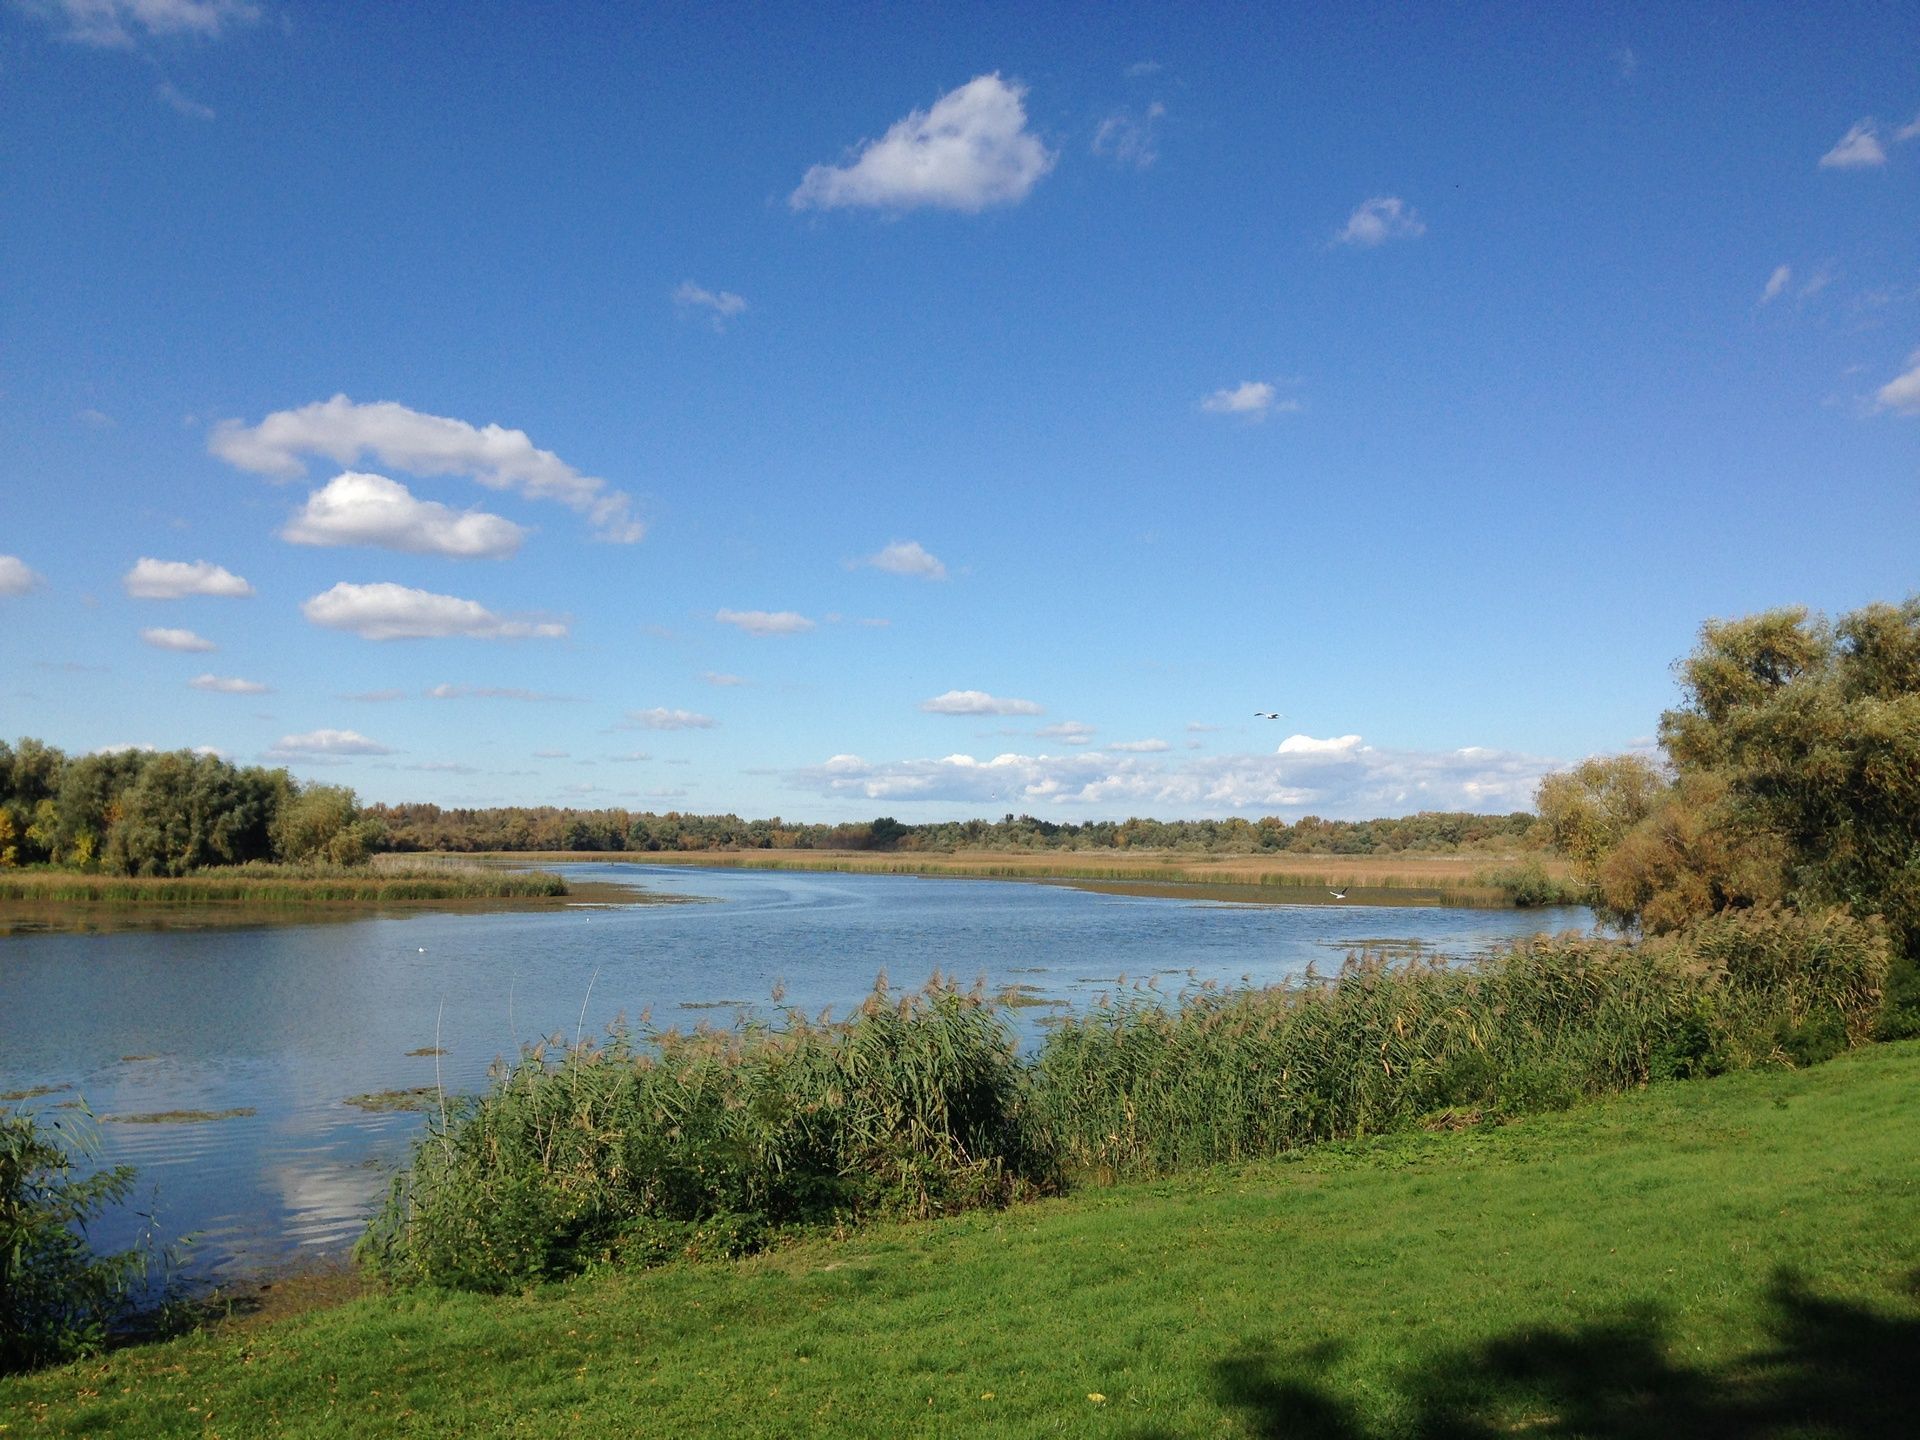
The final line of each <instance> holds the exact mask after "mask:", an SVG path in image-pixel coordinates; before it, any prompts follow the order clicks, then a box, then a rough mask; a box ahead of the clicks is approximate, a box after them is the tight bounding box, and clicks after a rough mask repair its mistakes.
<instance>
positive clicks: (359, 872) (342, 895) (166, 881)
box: [0, 863, 567, 906]
mask: <svg viewBox="0 0 1920 1440" xmlns="http://www.w3.org/2000/svg"><path fill="white" fill-rule="evenodd" d="M566 893H567V884H566V881H564V880H562V879H561V878H560V877H559V876H558V875H554V874H552V873H550V872H546V871H522V870H493V869H484V868H482V867H480V866H477V865H466V866H454V865H444V864H442V865H433V864H427V865H419V866H408V867H404V868H402V867H398V866H381V867H378V868H369V867H367V866H364V865H361V866H331V865H268V864H261V863H255V864H249V865H232V866H223V867H222V868H220V869H218V870H206V871H200V872H198V873H196V874H192V875H182V876H128V875H89V874H85V873H82V872H79V871H71V870H20V871H14V872H11V873H0V900H14V901H24V902H29V903H34V902H37V903H48V904H72V903H82V904H106V905H204V904H226V903H241V904H249V905H263V906H294V905H308V904H315V903H323V902H337V901H357V902H361V903H380V902H388V901H402V900H514V899H537V898H544V897H555V896H562V895H565V894H566Z"/></svg>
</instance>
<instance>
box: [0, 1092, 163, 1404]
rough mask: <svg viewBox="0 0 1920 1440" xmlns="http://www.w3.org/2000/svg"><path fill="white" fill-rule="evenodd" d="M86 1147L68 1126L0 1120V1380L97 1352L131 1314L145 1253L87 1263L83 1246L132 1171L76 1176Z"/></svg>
mask: <svg viewBox="0 0 1920 1440" xmlns="http://www.w3.org/2000/svg"><path fill="white" fill-rule="evenodd" d="M56 1130H57V1131H59V1132H60V1133H58V1134H55V1133H53V1132H54V1131H56ZM91 1148H92V1145H91V1139H90V1136H89V1134H88V1133H87V1132H85V1131H83V1130H80V1129H78V1128H77V1127H76V1125H75V1123H74V1122H72V1121H63V1120H54V1121H52V1122H51V1123H50V1125H48V1126H45V1127H43V1126H42V1125H40V1124H39V1123H38V1122H37V1121H36V1120H35V1119H34V1117H33V1116H31V1115H27V1114H24V1113H16V1112H6V1113H0V1373H4V1372H7V1371H13V1370H25V1369H29V1368H31V1367H33V1366H36V1365H46V1364H52V1363H54V1362H57V1361H61V1360H69V1359H72V1358H74V1357H75V1356H78V1355H84V1354H87V1353H89V1352H91V1351H94V1350H97V1349H99V1348H100V1347H101V1346H102V1345H103V1344H104V1343H105V1342H106V1340H107V1337H108V1335H109V1334H110V1333H111V1332H112V1331H113V1330H114V1329H116V1328H117V1327H118V1326H120V1325H121V1324H123V1323H125V1322H126V1321H127V1320H129V1319H130V1318H131V1317H132V1315H133V1314H134V1312H135V1309H136V1305H137V1300H138V1285H139V1282H140V1281H141V1280H142V1279H143V1278H144V1277H145V1275H146V1273H147V1258H148V1257H147V1252H146V1251H144V1250H141V1249H133V1250H125V1251H121V1252H120V1253H118V1254H114V1255H96V1254H95V1253H94V1252H93V1250H92V1249H91V1247H90V1246H89V1245H88V1244H87V1239H86V1227H87V1224H88V1223H89V1222H90V1221H91V1220H92V1219H93V1218H94V1217H95V1216H96V1215H98V1214H99V1212H100V1211H101V1209H102V1208H104V1207H105V1206H107V1205H111V1204H115V1203H117V1202H119V1201H121V1200H123V1199H125V1198H126V1195H127V1192H128V1190H129V1189H131V1188H132V1185H133V1170H132V1167H130V1166H126V1165H116V1166H114V1167H112V1168H111V1169H107V1170H101V1171H98V1172H96V1173H94V1174H92V1175H89V1176H86V1177H84V1178H81V1177H77V1176H76V1175H75V1174H74V1166H75V1160H76V1158H81V1157H84V1156H85V1155H87V1154H89V1153H90V1152H91Z"/></svg>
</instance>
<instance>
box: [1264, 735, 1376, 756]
mask: <svg viewBox="0 0 1920 1440" xmlns="http://www.w3.org/2000/svg"><path fill="white" fill-rule="evenodd" d="M1359 748H1360V737H1359V736H1358V735H1336V736H1333V737H1331V738H1330V739H1326V740H1316V739H1314V738H1313V736H1311V735H1289V736H1287V738H1286V739H1284V740H1282V741H1281V742H1280V747H1279V748H1278V749H1277V750H1275V751H1274V752H1273V753H1274V754H1276V755H1347V754H1351V753H1352V752H1353V751H1356V750H1358V749H1359Z"/></svg>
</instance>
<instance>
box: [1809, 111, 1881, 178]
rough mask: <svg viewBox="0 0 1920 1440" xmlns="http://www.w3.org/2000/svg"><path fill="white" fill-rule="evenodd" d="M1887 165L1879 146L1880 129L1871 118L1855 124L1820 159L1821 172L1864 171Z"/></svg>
mask: <svg viewBox="0 0 1920 1440" xmlns="http://www.w3.org/2000/svg"><path fill="white" fill-rule="evenodd" d="M1886 163H1887V152H1886V151H1885V150H1884V149H1883V148H1882V147H1881V145H1880V127H1879V125H1878V124H1876V123H1875V122H1874V121H1873V119H1872V118H1871V117H1869V118H1868V119H1865V120H1861V121H1859V122H1857V123H1856V124H1855V125H1854V127H1853V128H1852V129H1851V130H1849V131H1847V133H1846V134H1844V135H1842V136H1841V137H1840V140H1839V143H1838V144H1836V145H1835V146H1834V147H1833V148H1832V149H1831V150H1829V151H1827V153H1826V154H1824V155H1822V156H1821V157H1820V168H1821V169H1822V170H1864V169H1869V168H1871V167H1873V166H1875V165H1884V164H1886Z"/></svg>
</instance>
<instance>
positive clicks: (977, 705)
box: [920, 690, 1046, 715]
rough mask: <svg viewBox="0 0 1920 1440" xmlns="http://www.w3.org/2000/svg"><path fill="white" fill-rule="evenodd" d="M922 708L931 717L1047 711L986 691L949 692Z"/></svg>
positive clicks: (926, 703)
mask: <svg viewBox="0 0 1920 1440" xmlns="http://www.w3.org/2000/svg"><path fill="white" fill-rule="evenodd" d="M920 708H921V709H922V710H924V711H926V712H927V714H929V715H1044V714H1045V713H1046V711H1045V710H1044V709H1043V708H1042V707H1040V706H1039V705H1036V704H1034V702H1033V701H1031V700H1006V699H1002V698H1000V697H999V696H997V695H989V694H988V693H987V692H986V691H984V690H949V691H947V693H946V694H944V695H936V696H934V697H933V698H932V699H931V700H922V701H921V702H920Z"/></svg>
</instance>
